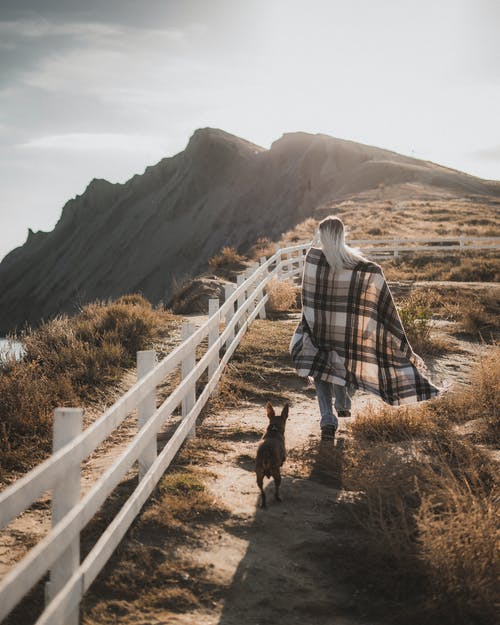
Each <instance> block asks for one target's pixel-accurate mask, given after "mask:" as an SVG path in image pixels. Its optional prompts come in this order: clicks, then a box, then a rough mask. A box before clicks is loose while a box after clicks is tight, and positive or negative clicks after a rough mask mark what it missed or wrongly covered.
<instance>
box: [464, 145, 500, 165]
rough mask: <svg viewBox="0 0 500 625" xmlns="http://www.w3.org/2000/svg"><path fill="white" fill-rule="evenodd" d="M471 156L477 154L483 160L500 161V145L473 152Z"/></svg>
mask: <svg viewBox="0 0 500 625" xmlns="http://www.w3.org/2000/svg"><path fill="white" fill-rule="evenodd" d="M471 156H475V157H476V158H479V159H481V160H483V161H500V145H496V146H493V147H490V148H485V149H482V150H476V151H475V152H472V154H471Z"/></svg>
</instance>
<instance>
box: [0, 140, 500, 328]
mask: <svg viewBox="0 0 500 625" xmlns="http://www.w3.org/2000/svg"><path fill="white" fill-rule="evenodd" d="M380 188H383V189H384V192H385V193H387V192H388V190H390V189H392V190H393V191H394V193H396V191H397V193H399V194H400V195H401V193H403V195H404V194H405V193H406V194H407V195H408V194H412V195H413V196H414V194H418V193H421V194H424V195H425V194H427V195H429V194H431V195H432V194H433V193H446V194H449V195H451V196H453V195H457V196H464V195H465V196H466V195H468V194H471V195H476V196H477V195H484V196H495V197H497V198H498V197H499V196H500V184H499V183H496V182H490V181H484V180H480V179H478V178H474V177H473V176H469V175H467V174H464V173H461V172H457V171H454V170H450V169H447V168H445V167H441V166H439V165H436V164H433V163H429V162H424V161H420V160H417V159H412V158H409V157H404V156H401V155H398V154H396V153H394V152H389V151H387V150H381V149H378V148H374V147H370V146H365V145H361V144H358V143H354V142H350V141H344V140H340V139H335V138H333V137H329V136H326V135H310V134H306V133H301V132H298V133H291V134H285V135H284V136H283V137H282V138H281V139H279V140H278V141H276V142H275V143H273V145H272V146H271V148H270V149H269V150H266V149H264V148H261V147H259V146H257V145H254V144H252V143H250V142H248V141H245V140H243V139H240V138H238V137H235V136H233V135H230V134H228V133H226V132H224V131H222V130H217V129H212V128H204V129H200V130H197V131H196V132H195V133H194V134H193V136H192V137H191V139H190V141H189V143H188V145H187V147H186V149H185V150H184V151H183V152H181V153H179V154H177V155H175V156H173V157H171V158H164V159H163V160H161V161H160V162H159V163H157V164H156V165H154V166H151V167H148V168H147V169H146V170H145V172H144V173H143V174H142V175H136V176H134V177H133V178H131V179H130V180H129V181H128V182H126V183H124V184H111V183H109V182H107V181H106V180H92V182H91V183H90V184H89V186H88V187H87V189H86V190H85V192H84V193H83V194H82V195H79V196H77V197H75V198H74V199H72V200H69V201H68V202H67V203H66V205H65V206H64V208H63V210H62V215H61V218H60V220H59V222H58V223H57V225H56V226H55V228H54V230H53V231H52V232H38V233H33V232H31V230H30V232H29V235H28V239H27V241H26V243H25V244H24V245H23V246H21V247H19V248H17V249H15V250H13V251H12V252H11V253H10V254H8V255H7V256H6V257H5V258H4V260H3V261H2V263H1V264H0V333H5V332H7V331H9V330H12V329H13V328H15V327H19V326H21V325H22V324H23V323H25V322H28V323H31V324H34V323H36V322H38V321H39V320H40V319H41V318H46V317H50V316H53V315H55V314H57V313H59V312H73V311H75V310H76V309H77V307H78V306H79V305H80V304H82V303H84V302H87V301H89V300H94V299H97V298H109V297H116V296H118V295H121V294H123V293H128V292H135V291H141V292H142V293H143V294H144V295H145V296H146V297H148V298H149V299H150V300H151V301H152V302H157V301H159V300H160V299H163V300H166V299H168V297H169V296H170V295H171V291H172V282H173V281H174V280H175V279H179V278H181V277H185V276H187V275H194V274H195V273H197V272H199V271H201V270H203V269H204V268H205V267H206V264H207V261H208V259H209V258H210V257H211V256H213V255H214V254H215V253H216V252H218V251H219V250H220V248H221V247H222V246H224V245H228V246H234V247H236V248H238V249H239V250H240V251H244V250H245V248H247V247H249V246H250V245H252V243H254V242H255V241H256V239H257V238H258V237H259V236H268V237H270V238H274V237H278V236H279V235H280V234H281V233H282V232H283V231H285V230H287V229H289V228H291V227H293V226H294V225H295V224H296V223H298V222H300V221H302V220H303V219H304V218H306V217H308V216H310V215H313V214H314V211H315V209H316V208H318V207H321V206H324V205H325V204H328V203H329V202H331V201H333V200H336V199H340V198H347V197H353V196H354V197H355V196H356V195H359V194H366V193H369V192H371V191H375V190H377V189H378V190H379V189H380Z"/></svg>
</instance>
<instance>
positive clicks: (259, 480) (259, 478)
mask: <svg viewBox="0 0 500 625" xmlns="http://www.w3.org/2000/svg"><path fill="white" fill-rule="evenodd" d="M263 484H264V474H263V473H261V472H260V471H258V472H257V486H258V487H259V488H260V492H261V495H262V500H261V503H260V507H261V508H265V507H266V494H265V493H264V488H263Z"/></svg>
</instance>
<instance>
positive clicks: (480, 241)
mask: <svg viewBox="0 0 500 625" xmlns="http://www.w3.org/2000/svg"><path fill="white" fill-rule="evenodd" d="M349 243H350V244H351V245H353V246H355V247H360V248H361V249H362V250H363V252H364V253H365V254H367V255H368V256H371V257H379V256H382V257H383V256H393V257H394V258H398V257H399V255H400V254H401V253H402V252H434V251H436V250H440V251H441V250H446V251H451V252H453V251H458V252H464V251H467V250H471V251H477V250H496V249H498V247H499V245H500V237H465V236H458V237H436V238H434V239H425V238H415V239H406V238H405V239H402V238H398V237H393V238H392V239H358V240H353V241H349Z"/></svg>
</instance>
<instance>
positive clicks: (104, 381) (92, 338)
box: [0, 295, 177, 470]
mask: <svg viewBox="0 0 500 625" xmlns="http://www.w3.org/2000/svg"><path fill="white" fill-rule="evenodd" d="M176 325H177V321H176V320H175V318H174V317H173V315H172V314H171V313H169V312H168V311H165V310H159V309H153V308H152V307H151V305H150V304H149V302H147V301H146V300H145V299H144V298H142V297H141V296H139V295H133V296H132V295H128V296H125V297H123V298H120V299H118V300H117V301H115V302H110V303H102V302H101V303H93V304H88V305H87V306H85V307H84V308H83V309H82V311H81V313H80V314H78V315H76V316H75V317H67V316H61V317H58V318H56V319H53V320H52V321H48V322H45V323H43V324H42V325H41V326H40V327H38V328H36V329H30V330H27V331H26V332H25V333H24V335H23V336H22V337H21V339H22V341H23V345H24V356H23V359H22V360H21V361H16V360H13V359H9V360H5V361H3V362H2V363H1V365H0V423H1V426H0V428H1V429H0V451H1V461H0V462H1V466H2V467H3V468H4V469H11V470H25V469H27V468H29V467H31V466H32V465H33V463H36V462H37V461H39V460H40V459H41V458H42V457H44V456H45V455H46V454H47V453H48V452H49V450H50V445H51V425H52V412H53V409H54V408H55V407H57V406H68V405H81V404H82V402H85V401H86V400H87V399H91V398H92V396H93V394H94V392H95V390H96V389H105V388H107V387H109V386H110V385H113V384H115V383H117V382H118V380H119V379H120V377H121V376H122V374H123V371H124V369H125V368H127V367H130V366H132V365H133V364H134V361H135V354H136V351H138V350H140V349H147V348H148V347H150V346H151V344H152V341H153V340H154V339H155V338H158V337H160V336H164V335H166V334H168V333H169V332H171V331H172V329H173V327H174V326H176Z"/></svg>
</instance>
